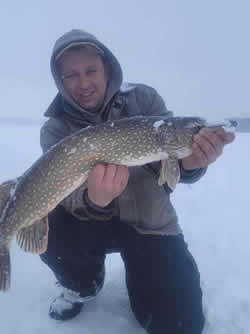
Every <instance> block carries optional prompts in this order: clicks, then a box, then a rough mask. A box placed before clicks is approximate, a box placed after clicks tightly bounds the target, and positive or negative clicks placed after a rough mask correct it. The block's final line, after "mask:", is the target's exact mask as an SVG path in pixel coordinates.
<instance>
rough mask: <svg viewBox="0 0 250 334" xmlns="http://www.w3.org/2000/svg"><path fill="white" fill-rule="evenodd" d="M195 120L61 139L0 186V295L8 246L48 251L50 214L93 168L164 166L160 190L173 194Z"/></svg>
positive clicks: (113, 125)
mask: <svg viewBox="0 0 250 334" xmlns="http://www.w3.org/2000/svg"><path fill="white" fill-rule="evenodd" d="M206 125H207V124H206V121H205V120H203V119H201V118H198V117H182V118H166V119H163V118H159V117H143V116H138V117H134V118H127V119H122V120H117V121H113V122H112V121H108V122H105V123H102V124H99V125H96V126H90V127H87V128H84V129H81V130H80V131H78V132H76V133H74V134H72V135H70V136H68V137H65V138H64V139H62V140H61V141H60V142H58V143H57V144H55V145H54V146H52V147H51V148H50V150H48V151H47V152H46V153H44V154H43V155H42V156H41V157H40V158H39V159H38V160H37V161H36V162H35V163H34V164H33V165H32V166H31V167H30V168H29V169H28V170H27V171H26V172H25V173H24V174H23V175H21V176H20V177H19V178H17V179H16V180H11V181H8V182H5V183H3V184H2V185H0V290H2V291H7V290H8V289H9V288H10V277H11V275H10V271H11V265H10V255H9V249H10V244H11V240H12V239H13V238H14V236H16V240H17V243H18V245H19V246H20V247H21V248H22V249H23V250H24V251H28V252H32V253H38V254H39V253H42V252H44V251H46V248H47V242H48V218H47V217H48V213H49V212H50V211H52V210H53V209H54V208H55V207H56V206H57V205H58V204H59V203H60V202H61V201H62V200H63V199H64V198H66V197H67V196H68V195H70V194H71V193H72V192H73V191H74V190H75V189H77V188H78V187H79V186H80V185H82V184H83V183H84V182H85V181H86V180H87V178H88V174H89V172H90V170H91V169H92V168H93V167H94V166H95V165H96V164H97V163H112V164H119V165H126V166H140V165H144V164H147V163H150V162H154V161H160V160H161V161H162V164H161V171H160V177H159V185H162V184H164V183H165V182H167V183H168V185H169V186H170V187H171V188H172V189H174V188H175V186H176V184H177V183H178V181H179V178H180V170H179V165H178V159H182V158H184V157H187V156H189V155H190V154H191V153H192V142H193V140H192V138H193V135H194V134H196V133H198V132H199V130H200V129H201V128H203V127H206Z"/></svg>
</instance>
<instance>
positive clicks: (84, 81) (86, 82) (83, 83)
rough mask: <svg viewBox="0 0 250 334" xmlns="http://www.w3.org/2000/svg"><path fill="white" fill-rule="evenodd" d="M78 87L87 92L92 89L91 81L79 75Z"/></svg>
mask: <svg viewBox="0 0 250 334" xmlns="http://www.w3.org/2000/svg"><path fill="white" fill-rule="evenodd" d="M78 87H79V88H80V89H82V90H87V89H88V88H89V87H90V80H89V78H88V77H87V76H86V75H83V74H80V75H79V80H78Z"/></svg>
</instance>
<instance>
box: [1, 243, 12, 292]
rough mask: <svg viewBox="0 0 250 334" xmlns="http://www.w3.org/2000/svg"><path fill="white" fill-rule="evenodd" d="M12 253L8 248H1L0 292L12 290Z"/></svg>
mask: <svg viewBox="0 0 250 334" xmlns="http://www.w3.org/2000/svg"><path fill="white" fill-rule="evenodd" d="M10 276H11V267H10V253H9V250H8V248H7V247H2V248H0V291H8V290H9V289H10Z"/></svg>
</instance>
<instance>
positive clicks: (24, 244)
mask: <svg viewBox="0 0 250 334" xmlns="http://www.w3.org/2000/svg"><path fill="white" fill-rule="evenodd" d="M48 232H49V224H48V216H46V217H44V218H42V219H40V220H37V221H35V222H34V223H33V224H32V225H31V226H28V227H24V228H22V229H21V230H19V231H18V232H17V235H16V241H17V244H18V245H19V246H20V247H21V248H22V249H23V250H24V251H25V252H30V253H36V254H42V253H44V252H45V251H46V249H47V246H48Z"/></svg>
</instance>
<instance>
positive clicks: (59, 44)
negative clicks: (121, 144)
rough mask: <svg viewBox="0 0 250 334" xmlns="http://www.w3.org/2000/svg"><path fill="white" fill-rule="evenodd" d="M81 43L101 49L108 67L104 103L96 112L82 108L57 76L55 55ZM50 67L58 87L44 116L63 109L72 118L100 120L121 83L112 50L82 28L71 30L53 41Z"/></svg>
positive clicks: (119, 69)
mask: <svg viewBox="0 0 250 334" xmlns="http://www.w3.org/2000/svg"><path fill="white" fill-rule="evenodd" d="M78 43H79V44H81V43H89V44H92V45H93V44H94V45H95V46H96V47H97V48H98V49H101V50H102V51H103V52H104V56H105V57H106V59H107V61H108V63H109V68H110V71H109V73H110V77H109V82H108V87H107V91H106V95H105V100H104V104H103V107H102V110H101V111H100V110H98V112H94V111H91V112H90V111H87V110H85V109H84V108H82V107H81V106H80V105H79V104H77V103H76V102H75V101H74V100H73V99H72V98H71V96H70V95H69V94H68V93H67V92H66V91H65V89H64V86H63V83H62V80H61V78H60V77H59V75H58V73H57V69H56V57H57V55H58V54H59V53H60V52H62V50H64V49H65V48H67V46H69V45H70V44H74V45H76V44H78ZM50 67H51V72H52V76H53V78H54V80H55V84H56V86H57V88H58V91H59V92H58V94H57V96H56V97H55V99H54V100H53V101H52V103H51V105H50V106H49V108H48V109H47V111H46V112H45V114H44V115H45V116H48V117H53V116H55V114H58V112H59V110H60V109H61V110H63V111H64V112H66V113H68V114H70V115H71V116H72V117H73V118H75V119H78V120H81V119H82V120H83V119H84V120H88V121H90V122H94V123H96V122H97V123H98V122H99V121H101V114H102V111H103V110H104V109H105V107H106V105H107V104H108V102H109V101H110V100H111V99H112V97H113V96H114V95H115V94H116V93H117V92H118V91H119V89H120V87H121V84H122V69H121V66H120V64H119V62H118V60H117V59H116V57H115V56H114V55H113V54H112V52H111V51H110V50H109V49H108V48H107V47H106V46H105V45H103V44H102V43H101V42H99V41H98V40H97V38H96V37H95V36H93V35H91V34H90V33H88V32H85V31H83V30H71V31H69V32H67V33H66V34H64V35H63V36H61V37H60V38H59V39H58V40H57V41H56V43H55V46H54V48H53V52H52V56H51V60H50Z"/></svg>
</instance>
